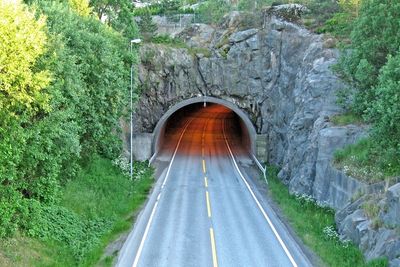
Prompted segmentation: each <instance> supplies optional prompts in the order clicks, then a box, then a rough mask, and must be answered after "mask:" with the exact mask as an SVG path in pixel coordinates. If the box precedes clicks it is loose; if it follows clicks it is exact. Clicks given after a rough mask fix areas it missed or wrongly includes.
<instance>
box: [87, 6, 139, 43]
mask: <svg viewBox="0 0 400 267" xmlns="http://www.w3.org/2000/svg"><path fill="white" fill-rule="evenodd" d="M90 6H91V7H92V8H93V12H94V13H95V14H96V15H97V17H98V18H99V19H100V20H102V21H104V22H106V23H107V24H108V25H110V26H111V27H113V28H114V29H115V30H117V31H119V32H121V33H123V34H124V35H125V36H126V37H127V38H129V39H133V38H135V37H137V36H138V34H139V33H138V29H137V26H136V23H135V21H134V19H133V5H132V1H130V0H90Z"/></svg>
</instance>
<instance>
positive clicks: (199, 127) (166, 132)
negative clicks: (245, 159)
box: [155, 102, 254, 153]
mask: <svg viewBox="0 0 400 267" xmlns="http://www.w3.org/2000/svg"><path fill="white" fill-rule="evenodd" d="M250 130H251V129H250ZM250 130H249V126H248V124H246V123H245V122H244V120H243V119H242V118H241V117H240V116H239V115H238V114H237V113H236V112H235V111H233V110H232V109H230V108H228V107H226V106H225V105H222V104H218V103H207V104H206V106H204V103H203V102H198V103H192V104H188V105H185V106H183V107H181V108H179V109H177V110H176V111H174V112H173V113H172V114H171V115H169V116H168V117H167V118H166V119H165V121H164V122H162V125H161V127H160V130H159V132H158V136H156V140H155V150H157V151H160V152H161V151H171V150H173V148H174V147H175V145H176V144H177V142H178V141H179V138H180V136H181V134H182V132H183V131H184V132H185V133H184V136H182V137H183V138H182V142H183V143H188V142H190V143H191V146H192V149H191V150H190V153H200V151H201V145H200V143H201V142H203V143H204V145H205V146H209V145H212V144H213V143H215V142H220V143H221V142H222V144H224V143H223V142H225V139H227V140H228V141H229V143H230V144H231V145H234V146H235V149H236V151H237V153H238V152H241V153H248V152H252V150H253V143H254V140H253V139H252V138H251V133H250V132H251V131H250ZM202 137H203V139H204V140H203V139H202ZM194 147H197V149H196V148H194ZM187 153H189V152H187Z"/></svg>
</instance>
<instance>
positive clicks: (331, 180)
mask: <svg viewBox="0 0 400 267" xmlns="http://www.w3.org/2000/svg"><path fill="white" fill-rule="evenodd" d="M254 20H255V21H260V22H261V23H260V24H259V25H258V27H250V28H249V27H247V28H246V27H244V26H243V25H244V24H245V23H244V22H243V18H242V17H241V15H240V14H239V13H237V12H236V13H232V14H231V15H230V16H229V17H227V18H226V20H225V22H224V23H223V24H221V26H220V27H217V28H214V27H211V26H208V25H201V24H197V25H192V26H191V27H190V28H187V29H185V30H184V31H182V32H181V33H179V34H178V35H179V37H180V38H181V39H183V40H184V41H185V43H186V44H187V45H188V46H189V48H173V47H170V46H167V45H154V44H146V45H144V46H143V47H142V48H141V65H140V67H139V83H140V89H141V92H142V95H141V97H140V99H139V101H138V104H137V108H136V112H135V115H134V121H135V128H134V132H135V133H152V132H153V130H154V128H155V126H156V124H157V122H158V121H159V119H160V118H161V116H162V115H163V114H165V113H166V112H167V110H169V109H170V108H171V107H172V106H173V105H175V104H177V103H179V102H181V101H182V100H185V99H189V98H192V97H196V96H204V95H206V96H213V97H216V98H221V99H224V100H227V101H230V102H232V103H234V104H235V105H237V106H238V107H239V108H241V109H242V110H243V111H244V112H245V113H246V114H247V115H248V117H249V118H250V120H251V121H252V123H253V124H254V126H255V128H256V131H257V133H258V134H259V137H258V142H260V143H266V144H267V151H265V156H266V158H267V160H268V161H269V163H271V164H276V165H279V166H280V167H281V171H280V173H279V178H280V179H281V180H282V181H284V182H285V183H286V184H287V185H288V186H289V189H290V191H291V192H295V193H298V194H307V195H311V196H313V197H314V198H315V199H316V200H317V201H318V202H319V203H321V204H323V205H327V206H330V207H333V208H335V209H336V210H341V209H343V210H341V211H340V212H339V213H338V215H337V217H336V218H337V223H338V225H339V230H340V233H341V234H342V235H343V236H345V237H346V238H350V239H352V240H353V241H354V242H355V243H356V244H359V246H360V248H362V249H363V251H364V252H365V254H366V256H367V258H368V259H371V258H374V257H378V256H382V255H386V256H388V257H389V258H390V259H391V260H392V261H391V263H392V264H396V262H398V261H400V260H398V259H396V258H398V257H399V251H400V247H399V246H400V245H399V244H400V243H399V239H398V233H397V237H396V230H394V229H386V228H382V229H377V230H376V229H374V228H373V227H372V226H371V225H372V222H371V221H370V220H369V219H368V218H367V217H366V216H365V214H364V212H363V210H362V208H361V205H362V203H363V202H362V201H359V202H357V201H356V202H354V203H351V202H352V199H353V198H354V196H355V195H357V194H358V193H359V192H364V193H365V192H370V191H371V192H372V191H374V189H373V188H371V187H370V186H368V185H366V184H363V183H361V182H359V181H357V180H355V179H353V178H351V177H348V176H346V175H345V174H344V173H342V172H340V171H338V170H336V169H335V168H333V167H332V165H331V161H332V158H333V153H334V151H335V150H337V149H338V148H342V147H344V146H345V145H347V144H350V143H354V142H355V141H356V140H357V139H359V138H361V137H362V136H364V135H365V129H363V128H362V127H359V126H351V125H350V126H344V127H335V126H333V125H332V123H331V122H330V117H331V116H332V115H334V114H337V113H340V112H341V109H340V108H339V107H338V106H337V105H336V104H335V102H336V93H337V92H338V90H339V89H341V88H342V87H343V84H342V83H341V81H340V80H339V78H337V77H336V76H335V75H334V74H333V73H332V71H331V69H330V67H331V66H332V65H333V64H335V62H336V60H337V57H338V52H337V51H336V50H335V49H330V48H329V47H331V45H329V44H328V45H327V41H325V40H324V37H323V36H321V35H315V34H312V33H310V32H309V31H307V30H305V29H304V28H301V27H299V26H297V25H295V24H292V23H289V22H285V21H283V20H281V19H278V18H276V17H274V16H273V15H272V16H265V17H263V18H260V19H257V18H254ZM253 26H254V25H253ZM328 41H329V40H328ZM329 42H331V41H329ZM261 139H263V140H261ZM399 191H400V189H399V187H398V186H397V187H394V188H391V189H390V190H389V191H388V193H387V194H388V195H387V203H388V209H387V213H385V214H383V215H382V218H383V220H384V221H385V222H387V223H388V224H392V225H398V224H399V218H400V214H399V212H400V204H399V196H400V192H399ZM393 266H399V265H393Z"/></svg>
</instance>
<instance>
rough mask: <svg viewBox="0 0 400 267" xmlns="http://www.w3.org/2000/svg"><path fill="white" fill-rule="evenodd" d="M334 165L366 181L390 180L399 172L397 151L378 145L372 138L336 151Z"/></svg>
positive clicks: (399, 165) (399, 163) (399, 164)
mask: <svg viewBox="0 0 400 267" xmlns="http://www.w3.org/2000/svg"><path fill="white" fill-rule="evenodd" d="M335 165H336V166H337V167H338V168H339V169H342V170H343V171H344V172H345V173H346V174H348V175H350V176H352V177H355V178H358V179H360V180H363V181H365V182H367V183H374V182H379V181H382V180H387V179H389V180H390V179H391V178H392V177H393V176H395V175H397V174H398V173H400V160H399V153H398V152H397V151H396V150H395V149H393V148H385V147H383V146H381V145H379V143H377V142H376V141H375V140H374V139H373V138H368V139H363V140H360V141H359V142H358V143H356V144H354V145H349V146H347V147H345V148H344V149H341V150H338V151H336V152H335Z"/></svg>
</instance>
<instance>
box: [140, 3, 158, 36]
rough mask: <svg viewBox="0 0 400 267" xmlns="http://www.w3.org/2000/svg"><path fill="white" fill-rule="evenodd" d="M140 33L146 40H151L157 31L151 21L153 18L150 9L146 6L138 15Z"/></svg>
mask: <svg viewBox="0 0 400 267" xmlns="http://www.w3.org/2000/svg"><path fill="white" fill-rule="evenodd" d="M138 26H139V29H140V33H141V34H142V36H143V38H144V39H145V40H146V41H149V40H151V38H152V37H153V36H154V35H155V32H156V31H157V25H156V24H155V23H154V22H153V18H152V16H151V14H150V10H149V9H148V8H146V9H145V10H144V13H143V15H141V16H140V21H139V22H138Z"/></svg>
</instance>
